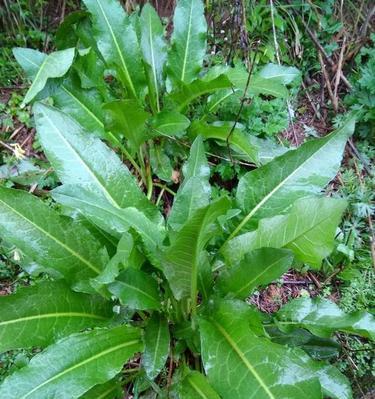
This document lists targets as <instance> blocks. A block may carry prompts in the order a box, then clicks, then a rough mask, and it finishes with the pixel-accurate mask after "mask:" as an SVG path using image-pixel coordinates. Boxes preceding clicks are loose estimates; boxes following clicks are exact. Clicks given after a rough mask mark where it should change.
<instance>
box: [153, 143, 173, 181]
mask: <svg viewBox="0 0 375 399" xmlns="http://www.w3.org/2000/svg"><path fill="white" fill-rule="evenodd" d="M149 148H150V152H149V154H150V165H151V170H152V171H153V173H154V174H156V176H157V177H158V178H159V179H161V180H164V181H166V182H171V181H172V174H173V167H172V164H171V159H170V158H169V156H168V155H167V154H166V153H165V150H164V147H163V145H162V144H158V143H154V142H150V143H149Z"/></svg>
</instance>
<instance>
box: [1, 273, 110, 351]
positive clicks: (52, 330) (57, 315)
mask: <svg viewBox="0 0 375 399" xmlns="http://www.w3.org/2000/svg"><path fill="white" fill-rule="evenodd" d="M0 309H1V313H0V352H4V351H7V350H9V349H16V348H28V347H33V346H42V347H43V346H47V345H49V344H50V343H52V342H53V341H55V340H56V339H58V338H61V337H64V336H66V335H69V334H71V333H73V332H78V331H80V330H82V329H83V328H88V327H97V326H102V325H105V324H107V323H108V322H109V319H110V318H111V316H112V305H111V303H110V302H105V301H104V300H103V299H101V298H99V297H96V296H92V295H87V294H81V293H77V292H73V291H72V290H71V289H70V288H69V287H68V286H66V285H65V284H64V283H62V282H57V281H56V282H43V283H40V284H37V285H35V286H31V287H25V288H20V289H19V290H17V293H16V294H12V295H7V296H2V297H0Z"/></svg>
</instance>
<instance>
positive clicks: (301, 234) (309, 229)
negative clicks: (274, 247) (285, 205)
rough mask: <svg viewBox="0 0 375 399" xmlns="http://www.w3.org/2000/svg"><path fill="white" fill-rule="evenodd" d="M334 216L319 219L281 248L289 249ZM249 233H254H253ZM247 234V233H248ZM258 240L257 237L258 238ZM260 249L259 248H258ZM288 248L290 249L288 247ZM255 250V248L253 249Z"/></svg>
mask: <svg viewBox="0 0 375 399" xmlns="http://www.w3.org/2000/svg"><path fill="white" fill-rule="evenodd" d="M283 216H286V215H283ZM331 218H332V215H328V216H327V217H324V218H323V219H319V220H318V222H317V223H316V224H314V225H313V226H311V227H309V228H308V229H307V230H303V231H302V232H301V233H299V234H298V235H297V236H295V237H292V238H291V239H290V240H289V241H287V242H285V243H282V244H281V248H285V247H287V245H293V244H294V243H295V241H297V240H298V239H299V238H301V237H304V236H305V235H306V234H308V233H309V232H310V231H312V230H314V229H316V228H317V226H319V225H320V224H322V223H324V222H325V221H326V220H328V219H331ZM249 233H253V232H252V231H251V232H249ZM246 234H247V233H246ZM256 238H257V237H256ZM258 248H259V247H258ZM287 248H288V247H287ZM253 249H254V248H253ZM256 249H257V248H256Z"/></svg>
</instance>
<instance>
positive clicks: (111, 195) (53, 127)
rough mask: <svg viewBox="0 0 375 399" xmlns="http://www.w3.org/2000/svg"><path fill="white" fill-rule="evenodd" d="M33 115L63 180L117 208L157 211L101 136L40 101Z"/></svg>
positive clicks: (53, 163)
mask: <svg viewBox="0 0 375 399" xmlns="http://www.w3.org/2000/svg"><path fill="white" fill-rule="evenodd" d="M34 115H35V122H36V126H37V132H38V137H39V140H40V142H41V144H42V146H43V149H44V152H45V153H46V155H47V158H48V160H49V161H50V162H51V164H52V165H53V167H54V169H55V171H56V173H57V175H58V176H59V178H60V180H61V181H62V183H64V184H70V185H76V186H78V187H82V188H85V189H86V190H88V191H91V192H92V193H94V194H95V195H96V196H98V200H99V198H101V199H104V200H105V201H107V202H108V203H109V204H111V205H112V206H113V207H115V208H125V207H128V206H134V207H136V208H140V209H143V210H144V212H145V213H146V215H148V216H155V215H157V212H156V208H155V207H154V206H153V205H152V204H151V203H150V202H149V201H148V200H147V198H146V196H145V195H143V193H142V192H141V191H140V189H139V187H138V186H137V183H136V181H135V179H134V177H133V176H132V175H131V173H130V172H129V170H128V169H127V167H126V166H125V165H124V164H123V163H122V162H121V160H120V159H119V158H118V156H117V155H116V154H115V153H114V152H113V151H112V150H111V149H110V148H108V147H107V146H106V145H105V144H104V143H103V142H102V141H101V140H100V139H99V138H97V137H95V136H93V135H90V134H89V133H88V132H86V131H84V130H83V129H82V127H81V126H80V125H78V124H77V123H76V122H75V121H74V120H72V119H71V118H69V117H68V116H67V115H65V114H63V113H62V112H60V111H58V110H57V109H54V108H52V107H48V106H46V105H43V104H40V103H38V104H36V105H35V106H34Z"/></svg>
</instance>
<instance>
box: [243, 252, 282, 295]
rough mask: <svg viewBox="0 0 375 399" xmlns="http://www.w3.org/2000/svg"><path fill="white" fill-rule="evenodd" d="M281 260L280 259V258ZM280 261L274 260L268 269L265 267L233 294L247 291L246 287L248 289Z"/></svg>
mask: <svg viewBox="0 0 375 399" xmlns="http://www.w3.org/2000/svg"><path fill="white" fill-rule="evenodd" d="M281 259H282V258H281ZM279 260H280V259H278V260H276V261H275V262H273V263H271V264H270V265H269V266H268V267H266V268H265V269H264V270H262V272H261V273H259V274H258V275H257V276H256V277H254V278H253V279H252V280H250V281H249V282H247V283H246V284H245V285H244V286H242V287H241V288H240V289H239V290H237V291H236V292H235V294H236V295H238V294H240V293H241V292H242V291H244V290H245V289H247V287H249V285H251V284H253V283H254V281H256V280H257V279H259V277H261V276H263V274H265V273H266V272H268V270H269V269H271V268H272V267H273V266H275V265H276V264H277V263H278V262H279Z"/></svg>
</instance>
